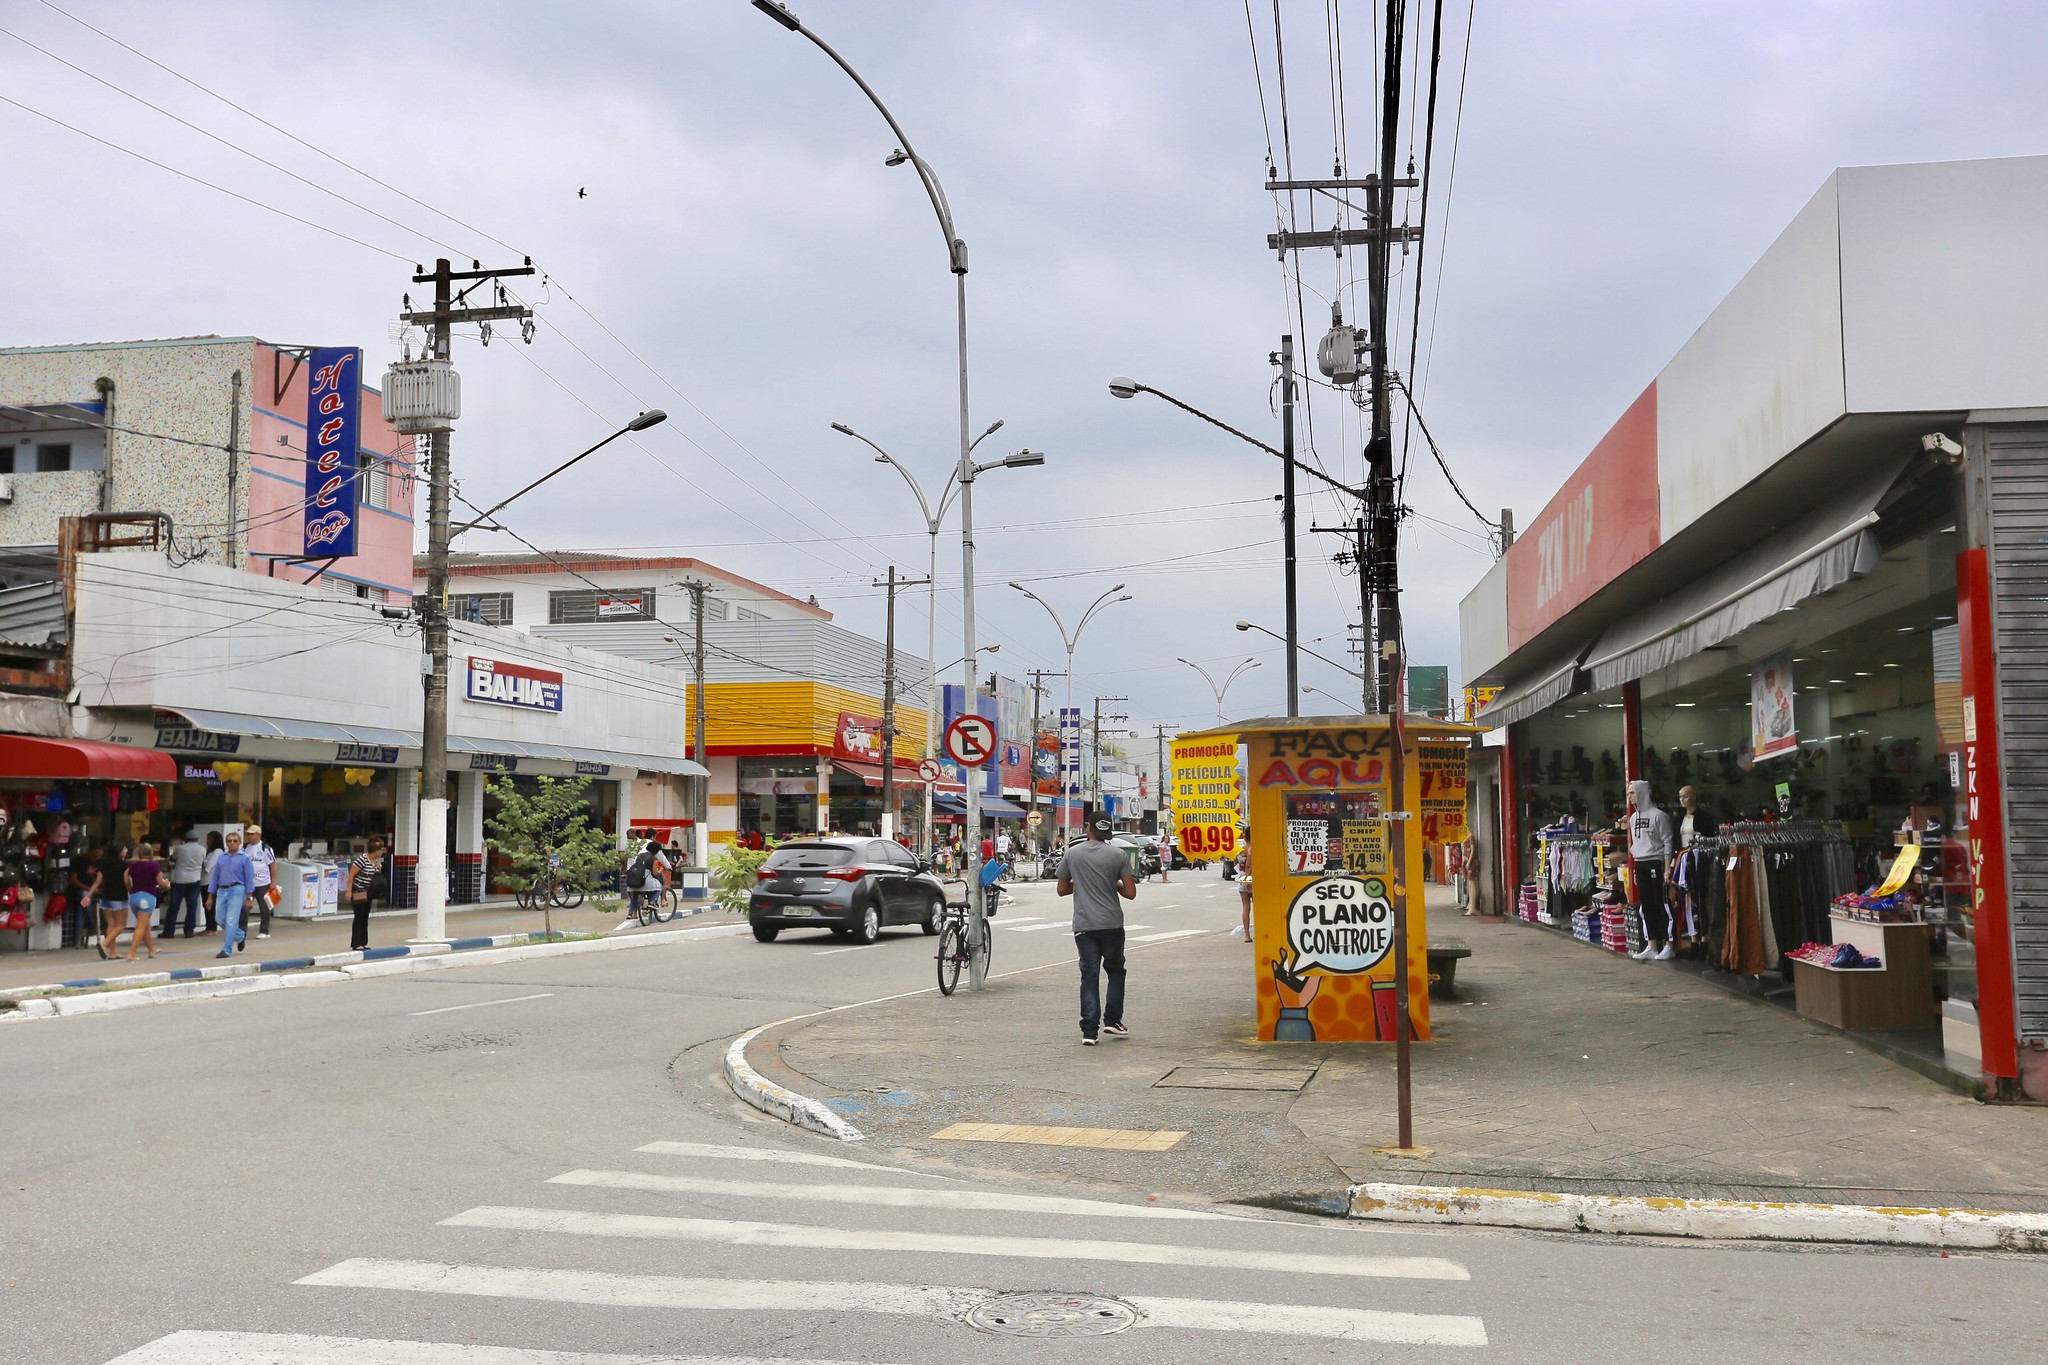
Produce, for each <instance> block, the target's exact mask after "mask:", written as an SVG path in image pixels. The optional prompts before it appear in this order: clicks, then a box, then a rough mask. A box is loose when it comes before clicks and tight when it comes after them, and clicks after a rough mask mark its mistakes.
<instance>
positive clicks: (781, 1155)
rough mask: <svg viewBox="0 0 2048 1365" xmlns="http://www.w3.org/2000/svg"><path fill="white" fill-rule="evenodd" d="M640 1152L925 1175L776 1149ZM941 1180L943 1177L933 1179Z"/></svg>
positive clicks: (681, 1146)
mask: <svg viewBox="0 0 2048 1365" xmlns="http://www.w3.org/2000/svg"><path fill="white" fill-rule="evenodd" d="M633 1150H634V1151H636V1152H652V1153H654V1154H655V1155H657V1156H697V1157H706V1158H708V1159H710V1160H713V1161H772V1162H775V1163H777V1164H779V1165H784V1166H833V1167H837V1168H839V1169H841V1170H848V1171H887V1172H888V1173H889V1174H891V1175H923V1174H924V1172H922V1171H904V1170H898V1169H897V1168H896V1167H894V1166H877V1165H875V1164H873V1163H872V1162H867V1161H850V1160H848V1159H847V1158H845V1157H843V1156H826V1155H824V1154H823V1153H821V1152H785V1151H780V1150H778V1149H776V1148H773V1147H726V1146H720V1145H719V1144H717V1143H711V1142H650V1143H648V1144H647V1145H646V1146H645V1147H635V1148H634V1149H633ZM931 1178H932V1179H934V1180H941V1179H944V1178H945V1177H943V1176H933V1177H931Z"/></svg>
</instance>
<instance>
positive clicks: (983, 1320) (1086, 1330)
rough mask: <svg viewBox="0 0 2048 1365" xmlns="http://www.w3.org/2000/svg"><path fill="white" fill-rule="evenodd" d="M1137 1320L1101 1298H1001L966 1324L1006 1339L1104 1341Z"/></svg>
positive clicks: (1134, 1313)
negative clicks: (1079, 1338)
mask: <svg viewBox="0 0 2048 1365" xmlns="http://www.w3.org/2000/svg"><path fill="white" fill-rule="evenodd" d="M1137 1320H1138V1310H1137V1309H1135V1308H1133V1307H1131V1306H1130V1305H1129V1304H1127V1303H1125V1302H1123V1301H1122V1300H1121V1299H1108V1298H1104V1297H1103V1296H1102V1295H1100V1294H1061V1293H1057V1292H1050V1293H1033V1294H1003V1295H999V1296H998V1297H996V1298H993V1299H990V1300H989V1301H988V1302H987V1303H982V1304H977V1305H975V1306H974V1307H973V1308H972V1309H970V1310H969V1311H968V1314H967V1324H968V1326H970V1327H978V1328H980V1329H981V1330H982V1331H984V1332H994V1333H997V1334H998V1335H1001V1336H1006V1337H1103V1336H1108V1335H1109V1334H1110V1333H1111V1332H1121V1331H1123V1330H1124V1328H1126V1327H1129V1326H1130V1325H1131V1324H1132V1323H1134V1322H1136V1321H1137Z"/></svg>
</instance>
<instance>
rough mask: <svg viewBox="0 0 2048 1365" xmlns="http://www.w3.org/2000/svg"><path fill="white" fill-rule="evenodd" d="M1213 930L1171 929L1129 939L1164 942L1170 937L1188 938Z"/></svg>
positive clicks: (1143, 941)
mask: <svg viewBox="0 0 2048 1365" xmlns="http://www.w3.org/2000/svg"><path fill="white" fill-rule="evenodd" d="M1214 932H1215V930H1213V929H1171V930H1168V931H1167V932H1166V933H1163V934H1147V935H1145V936H1144V937H1143V938H1134V939H1132V940H1131V942H1133V943H1164V942H1166V940H1168V939H1170V938H1190V937H1193V936H1194V935H1196V934H1209V933H1214Z"/></svg>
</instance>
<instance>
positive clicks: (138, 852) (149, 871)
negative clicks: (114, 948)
mask: <svg viewBox="0 0 2048 1365" xmlns="http://www.w3.org/2000/svg"><path fill="white" fill-rule="evenodd" d="M163 880H164V869H163V864H161V863H159V862H158V861H157V860H156V851H155V850H154V849H152V848H151V847H150V846H149V840H147V839H145V840H143V841H142V842H141V843H139V844H137V845H136V846H135V857H134V860H133V861H131V862H130V863H129V864H128V913H129V914H131V915H133V916H134V917H135V932H134V933H132V934H130V935H129V936H128V960H129V961H130V962H133V961H134V960H135V950H136V949H137V948H147V949H149V955H150V956H151V957H155V956H156V935H155V934H154V933H153V932H152V931H151V927H150V926H151V922H152V921H153V919H154V918H155V915H156V898H157V894H158V893H159V892H160V891H161V890H162V889H163V886H162V883H163Z"/></svg>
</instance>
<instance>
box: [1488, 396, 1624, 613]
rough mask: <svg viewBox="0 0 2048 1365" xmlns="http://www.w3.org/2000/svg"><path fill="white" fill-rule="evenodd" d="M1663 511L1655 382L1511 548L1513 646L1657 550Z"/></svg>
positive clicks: (1510, 604)
mask: <svg viewBox="0 0 2048 1365" xmlns="http://www.w3.org/2000/svg"><path fill="white" fill-rule="evenodd" d="M1657 505H1658V504H1657V388H1656V386H1655V385H1654V384H1653V385H1651V386H1650V387H1649V388H1647V389H1645V390H1643V394H1642V397H1640V398H1638V399H1636V401H1635V402H1634V403H1632V404H1631V405H1630V406H1629V410H1628V411H1627V412H1625V413H1623V414H1622V415H1621V420H1620V421H1618V422H1616V423H1615V424H1614V426H1613V428H1612V429H1610V430H1609V431H1608V433H1607V434H1606V435H1605V436H1603V437H1601V438H1600V444H1599V445H1596V446H1594V447H1593V453H1592V454H1590V455H1588V456H1587V457H1586V459H1585V462H1584V463H1582V464H1581V465H1580V466H1579V467H1578V468H1577V469H1576V470H1574V471H1573V473H1572V476H1571V477H1570V478H1569V479H1567V480H1566V481H1565V485H1564V487H1563V488H1561V489H1559V490H1558V493H1557V496H1556V497H1554V498H1552V499H1551V500H1550V502H1549V504H1548V505H1547V506H1545V507H1544V509H1543V510H1542V511H1541V512H1539V513H1538V514H1537V516H1536V520H1535V521H1533V522H1531V523H1530V524H1529V527H1528V529H1527V530H1526V531H1524V532H1523V533H1522V535H1521V537H1520V538H1519V539H1518V540H1516V541H1515V543H1514V544H1513V545H1511V546H1509V547H1508V555H1507V559H1508V648H1509V649H1511V650H1512V649H1520V648H1521V647H1522V646H1523V645H1525V644H1527V643H1528V642H1529V641H1530V640H1532V639H1534V638H1535V637H1536V636H1537V635H1538V634H1539V633H1541V632H1542V631H1543V630H1544V629H1545V628H1546V627H1548V626H1549V625H1551V624H1552V623H1553V622H1556V621H1558V620H1560V619H1561V618H1563V616H1564V614H1565V613H1566V612H1568V611H1570V610H1571V609H1572V608H1573V607H1576V606H1578V605H1579V604H1580V603H1581V602H1584V601H1585V600H1586V599H1587V598H1589V597H1591V596H1592V595H1593V594H1594V593H1596V592H1598V591H1599V590H1600V589H1601V588H1604V587H1606V586H1607V585H1608V584H1609V583H1611V582H1613V581H1614V580H1615V578H1616V577H1617V576H1619V575H1620V573H1621V572H1622V570H1624V569H1626V568H1628V567H1629V566H1630V565H1631V564H1634V563H1635V562H1636V561H1638V560H1640V559H1642V558H1643V557H1644V556H1645V555H1647V554H1649V553H1650V551H1652V550H1654V549H1656V548H1657V544H1658V541H1659V538H1660V533H1659V528H1658V522H1657Z"/></svg>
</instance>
